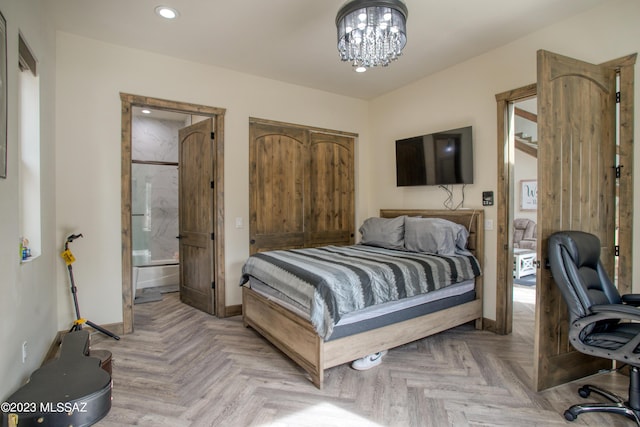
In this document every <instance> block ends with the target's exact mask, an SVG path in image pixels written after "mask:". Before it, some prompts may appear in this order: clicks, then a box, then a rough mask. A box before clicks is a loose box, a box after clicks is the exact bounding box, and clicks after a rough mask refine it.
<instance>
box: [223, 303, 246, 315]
mask: <svg viewBox="0 0 640 427" xmlns="http://www.w3.org/2000/svg"><path fill="white" fill-rule="evenodd" d="M241 314H242V304H237V305H228V306H226V307H225V308H224V317H232V316H240V315H241Z"/></svg>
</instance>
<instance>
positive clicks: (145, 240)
mask: <svg viewBox="0 0 640 427" xmlns="http://www.w3.org/2000/svg"><path fill="white" fill-rule="evenodd" d="M192 122H193V116H192V115H190V114H184V113H178V112H173V111H163V110H156V109H152V108H147V107H133V109H132V122H131V127H132V133H131V263H132V269H133V271H132V273H133V276H132V281H133V296H134V304H144V303H148V302H153V301H158V300H161V299H162V297H163V294H165V293H170V292H179V291H180V265H179V262H180V247H179V244H178V239H176V236H178V235H179V231H178V212H179V211H178V209H179V205H178V165H179V163H178V160H179V156H178V131H179V130H180V129H182V128H183V127H185V126H189V125H191V124H192Z"/></svg>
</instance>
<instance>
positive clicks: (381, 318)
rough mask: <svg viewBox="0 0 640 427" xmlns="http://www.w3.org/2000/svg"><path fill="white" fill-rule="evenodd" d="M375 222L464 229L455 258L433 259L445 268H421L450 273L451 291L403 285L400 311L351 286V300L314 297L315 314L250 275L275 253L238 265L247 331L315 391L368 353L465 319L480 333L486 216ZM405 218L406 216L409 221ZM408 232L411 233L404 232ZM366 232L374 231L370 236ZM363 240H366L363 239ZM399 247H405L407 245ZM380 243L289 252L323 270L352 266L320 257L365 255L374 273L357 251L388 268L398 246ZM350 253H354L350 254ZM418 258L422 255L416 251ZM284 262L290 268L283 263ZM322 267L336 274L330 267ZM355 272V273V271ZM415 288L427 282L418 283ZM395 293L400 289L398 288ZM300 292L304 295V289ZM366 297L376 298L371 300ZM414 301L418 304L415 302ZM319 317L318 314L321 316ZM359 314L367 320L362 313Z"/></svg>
mask: <svg viewBox="0 0 640 427" xmlns="http://www.w3.org/2000/svg"><path fill="white" fill-rule="evenodd" d="M380 218H386V219H392V218H395V219H396V220H394V222H395V223H397V221H398V220H401V218H404V220H403V221H406V222H407V223H408V221H411V222H412V223H417V222H424V221H420V220H414V218H439V219H443V220H445V221H450V222H451V223H454V224H459V225H462V226H464V230H465V232H466V233H467V235H466V236H465V243H466V245H465V248H464V249H463V250H460V249H462V248H456V253H455V254H453V253H442V254H440V255H437V256H434V258H438V259H439V260H438V262H440V263H445V264H446V267H441V266H436V267H425V270H426V271H435V270H438V269H440V270H441V269H442V268H446V269H447V274H446V275H442V274H433V273H429V274H431V275H433V276H437V278H438V280H440V279H441V278H442V277H444V276H449V275H452V276H454V280H452V283H447V285H449V286H446V287H445V286H444V285H439V284H435V285H434V284H430V285H428V286H429V287H430V288H432V289H430V292H427V293H426V296H425V294H424V293H423V292H422V291H420V290H415V289H414V287H415V286H418V285H409V284H407V286H406V289H403V290H400V291H396V290H394V292H392V293H398V292H399V293H400V294H402V296H403V297H402V298H401V302H402V304H406V305H405V306H402V307H401V308H398V301H396V299H395V298H393V297H389V299H390V300H389V301H387V300H386V299H387V296H386V295H382V296H380V295H377V294H376V297H375V298H373V297H361V295H360V291H359V288H357V287H356V288H357V289H358V291H357V292H356V291H353V292H352V293H354V294H356V296H355V297H354V298H353V301H349V302H348V303H343V302H335V301H334V302H331V298H329V297H327V298H322V299H321V301H320V302H318V301H316V300H317V299H318V298H313V297H312V298H311V301H310V302H309V304H310V305H312V306H313V307H315V308H316V310H315V312H314V309H313V308H312V309H311V312H309V311H305V310H308V307H304V306H300V304H302V303H301V301H303V300H304V298H302V297H300V295H296V288H295V286H294V289H293V294H291V295H290V298H288V297H287V295H286V292H291V291H284V290H282V288H280V287H278V286H276V285H275V284H273V283H269V282H270V281H272V280H273V281H275V279H272V278H271V276H269V275H268V274H267V275H262V276H260V274H258V273H255V272H254V271H253V270H252V267H251V266H252V265H254V264H256V265H257V264H260V263H264V262H266V261H264V260H266V259H270V261H269V262H272V263H273V259H277V258H278V257H279V256H281V254H280V253H271V252H267V253H263V254H262V255H261V254H254V255H253V256H252V257H250V259H249V260H248V261H247V263H246V264H245V266H244V267H243V280H242V282H243V288H242V298H243V321H244V324H245V326H248V327H251V328H253V329H255V330H256V331H257V332H258V333H260V334H261V335H262V336H263V337H264V338H266V339H267V340H268V341H269V342H271V343H272V344H273V345H275V346H276V347H277V348H278V349H280V350H281V351H282V352H284V353H285V354H286V355H287V356H288V357H290V358H291V359H292V360H293V361H294V362H296V363H297V364H298V365H299V366H300V367H301V368H302V369H303V370H304V371H305V372H306V373H307V374H308V375H309V377H310V380H311V382H312V383H313V384H315V385H316V387H318V388H320V389H321V388H322V385H323V380H324V370H325V369H328V368H331V367H334V366H338V365H341V364H343V363H347V362H351V361H353V360H355V359H358V358H360V357H363V356H365V355H367V354H372V353H376V352H378V351H381V350H385V349H390V348H393V347H397V346H400V345H403V344H406V343H409V342H412V341H416V340H419V339H422V338H425V337H428V336H430V335H433V334H436V333H438V332H442V331H444V330H447V329H450V328H453V327H455V326H459V325H462V324H465V323H468V322H472V321H473V322H475V327H476V328H477V329H481V328H482V292H483V286H482V285H483V282H482V274H481V271H482V262H483V259H484V233H483V231H484V228H483V227H484V212H483V211H482V210H471V209H469V210H466V209H465V210H457V211H449V210H421V209H409V210H396V209H383V210H381V211H380ZM406 218H411V220H407V219H406ZM388 223H391V221H388ZM365 224H366V222H365ZM363 227H364V225H363ZM458 227H459V226H458ZM460 228H462V227H460ZM408 232H409V229H408V228H407V233H408ZM368 235H371V234H370V233H369V234H368ZM407 238H408V235H407ZM364 240H365V239H364V236H363V242H364ZM363 242H361V243H363ZM365 243H371V242H365ZM402 244H403V245H404V243H402ZM407 245H409V240H407ZM379 246H380V245H377V244H375V242H374V243H373V244H371V245H354V247H344V248H343V247H325V248H314V249H311V250H310V251H311V252H310V253H303V252H304V250H303V252H296V251H293V253H294V254H295V256H296V257H302V256H303V255H304V256H308V257H312V258H313V259H314V260H316V259H319V261H317V262H316V261H314V262H312V263H310V264H315V268H316V269H320V268H322V265H323V264H322V263H325V264H324V265H326V266H329V265H336V266H337V265H340V264H343V263H344V264H347V263H350V262H346V261H345V262H342V261H335V260H334V259H333V258H330V261H326V260H324V258H323V257H325V256H327V257H329V256H330V257H333V256H343V255H342V252H345V254H346V255H344V256H347V257H349V258H350V259H353V258H362V259H364V260H365V263H366V264H370V265H371V266H372V268H375V263H374V262H373V261H371V260H369V259H367V258H366V257H367V256H366V255H361V252H362V251H365V252H368V253H372V254H373V255H372V256H373V257H374V258H376V259H377V258H380V257H382V258H383V264H387V257H390V256H391V255H390V254H388V253H387V249H391V250H392V251H393V250H394V249H400V248H395V247H391V248H386V247H379ZM382 246H384V245H382ZM351 251H359V252H357V253H352V252H351ZM277 252H281V251H277ZM396 252H400V257H401V258H402V259H403V261H402V262H404V263H406V264H423V261H421V260H417V261H416V260H414V259H411V260H407V259H405V258H408V257H410V256H413V255H414V254H411V253H410V252H411V251H407V250H404V251H400V250H398V251H396ZM336 253H338V255H336ZM418 255H420V256H422V255H421V254H418ZM454 255H455V256H454ZM458 256H460V259H464V262H462V261H458V260H457V259H458ZM320 258H322V259H320ZM258 261H259V262H258ZM286 263H287V264H292V262H289V260H288V259H287V262H286ZM424 263H426V261H425V262H424ZM453 264H456V265H457V264H464V268H463V270H473V271H474V274H473V275H472V276H469V277H462V276H463V274H462V273H460V272H457V270H456V272H455V273H451V272H450V271H449V270H450V269H451V268H453V267H451V265H453ZM274 265H275V266H274V267H273V269H275V270H281V269H282V268H283V267H282V265H279V264H274ZM389 265H390V264H389ZM362 268H364V267H362ZM312 269H313V267H310V270H312ZM327 269H330V270H333V268H327ZM406 269H407V268H406V266H401V267H389V266H388V265H387V266H386V267H385V268H383V273H381V274H383V275H389V274H391V273H389V271H391V270H393V271H395V273H394V274H400V273H398V271H400V270H402V271H403V273H402V274H405V275H406V274H408V273H406V271H405V270H406ZM358 271H360V269H359V268H358ZM294 273H295V274H293V275H294V276H301V274H300V272H299V271H295V272H294ZM287 274H289V273H287ZM350 274H351V275H354V274H356V273H353V271H348V272H344V271H339V272H338V273H336V277H337V278H338V279H339V278H340V277H342V276H340V275H350ZM421 274H423V273H421ZM465 274H466V273H465ZM458 276H459V277H458ZM396 280H399V281H401V282H403V283H404V279H403V278H401V279H398V278H397V277H396ZM294 282H295V280H294ZM336 282H337V283H336V284H335V286H342V285H343V283H341V281H340V280H336ZM374 282H375V281H374ZM421 282H422V281H421ZM419 286H427V285H422V284H421V285H419ZM440 286H442V289H437V288H439V287H440ZM352 287H353V285H349V286H348V287H346V286H345V289H351V288H352ZM367 287H373V285H372V284H367ZM320 288H321V287H318V286H316V288H315V291H311V292H315V294H316V295H317V294H318V293H319V292H318V289H320ZM398 288H400V287H399V286H398ZM274 289H275V290H274ZM297 291H300V292H302V291H305V292H306V290H305V288H304V287H303V286H301V287H300V288H299V289H297ZM436 291H437V292H436ZM440 292H443V293H445V294H446V293H447V292H448V293H449V294H447V295H448V296H445V297H443V298H436V297H433V298H432V299H431V300H430V298H431V295H436V296H437V295H438V293H440ZM320 293H321V292H320ZM374 293H375V292H374ZM383 294H384V293H383ZM410 294H411V295H410ZM414 294H415V295H414ZM430 294H431V295H430ZM421 298H426V300H424V301H423V300H420V299H421ZM371 299H374V300H375V301H371ZM418 300H420V302H414V301H418ZM362 304H364V307H362ZM316 305H317V306H316ZM343 305H344V306H349V307H350V306H351V305H353V307H356V310H355V311H353V307H351V308H349V307H347V308H344V307H342V306H343ZM387 306H388V307H390V311H385V310H386V308H385V307H387ZM380 307H382V308H385V309H381V308H380ZM319 312H321V313H322V315H318V313H319ZM314 313H315V314H314ZM362 313H364V314H365V315H363V316H361V314H362ZM327 322H328V323H327Z"/></svg>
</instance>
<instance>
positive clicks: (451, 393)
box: [92, 288, 634, 427]
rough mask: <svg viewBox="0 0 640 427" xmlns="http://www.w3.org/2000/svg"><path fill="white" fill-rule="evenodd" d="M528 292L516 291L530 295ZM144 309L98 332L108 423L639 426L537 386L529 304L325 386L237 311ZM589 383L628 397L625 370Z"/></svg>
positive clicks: (572, 389)
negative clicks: (582, 409) (498, 321)
mask: <svg viewBox="0 0 640 427" xmlns="http://www.w3.org/2000/svg"><path fill="white" fill-rule="evenodd" d="M527 292H530V291H527V290H526V288H525V290H524V291H522V290H520V291H518V289H516V292H515V294H516V298H517V299H522V300H525V301H526V300H527V299H529V300H531V296H530V294H529V295H528V296H527ZM518 294H522V295H520V296H518ZM135 316H136V317H135V325H136V330H135V332H134V333H133V334H129V335H125V336H123V337H122V339H121V340H120V341H114V340H112V339H109V338H106V337H104V336H103V335H100V334H94V335H93V336H92V348H93V349H106V350H109V351H111V352H112V354H113V404H112V408H111V411H110V412H109V414H108V415H107V417H106V418H104V419H103V420H102V421H100V422H99V423H98V425H99V426H100V427H110V426H130V425H141V426H154V427H162V426H171V427H180V426H185V427H195V426H232V427H235V426H296V427H298V426H310V427H311V426H313V427H316V426H349V427H352V426H354V427H355V426H563V425H565V426H567V425H572V426H629V425H634V424H633V423H632V422H631V421H630V420H627V419H625V418H624V417H620V416H614V415H602V414H586V415H581V416H580V417H579V418H578V420H577V421H575V422H573V423H569V422H567V421H565V420H564V417H563V415H562V413H563V412H564V410H565V409H566V408H567V407H568V406H570V405H571V404H573V403H577V402H579V401H580V400H581V398H580V397H579V396H578V395H577V393H576V391H577V388H578V387H579V385H580V384H583V383H586V381H578V382H576V383H572V384H566V385H563V386H560V387H556V388H554V389H551V390H546V391H544V392H541V393H536V392H534V391H532V390H531V388H530V386H529V383H530V381H531V375H532V372H533V360H532V358H533V305H532V304H528V303H526V302H518V301H516V302H515V303H514V320H515V321H514V332H513V334H511V335H509V336H500V335H495V334H493V333H491V332H484V331H476V330H474V329H473V328H471V327H470V326H462V327H458V328H455V329H452V330H450V331H446V332H443V333H440V334H438V335H435V336H432V337H429V338H426V339H423V340H420V341H417V342H414V343H411V344H408V345H405V346H402V347H398V348H395V349H392V350H391V351H389V354H388V355H387V356H386V357H385V358H384V361H383V363H382V364H381V365H380V366H378V367H376V368H374V369H371V370H369V371H355V370H353V369H351V368H350V367H349V365H343V366H338V367H335V368H332V369H329V370H328V371H327V373H326V374H325V375H326V377H325V385H324V389H323V390H318V389H316V388H315V387H314V386H313V385H312V384H311V382H309V381H308V380H307V379H306V377H305V375H304V374H303V372H302V371H301V370H300V369H299V368H297V367H296V365H295V364H294V363H293V362H291V361H290V360H289V359H288V358H286V357H285V356H284V355H283V354H282V353H280V352H279V351H278V350H277V349H275V348H274V347H273V346H271V345H270V344H269V343H268V342H267V341H265V340H264V339H263V338H261V337H260V336H259V335H258V334H257V333H256V332H255V331H253V330H252V329H248V328H245V327H244V326H243V324H242V320H241V318H240V317H235V318H230V319H217V318H215V317H211V316H209V315H207V314H205V313H202V312H200V311H198V310H195V309H192V308H191V307H189V306H186V305H184V304H182V303H180V301H179V298H178V294H165V295H164V299H163V300H162V301H158V302H152V303H147V304H142V305H138V306H136V310H135ZM590 380H591V381H593V382H595V383H597V384H599V385H602V386H603V387H606V388H609V389H611V390H612V391H614V392H617V393H620V394H622V395H626V387H627V384H628V383H627V381H628V379H627V378H626V377H624V376H622V375H621V374H618V373H610V374H602V375H598V376H596V377H595V378H591V379H590ZM592 397H594V396H592Z"/></svg>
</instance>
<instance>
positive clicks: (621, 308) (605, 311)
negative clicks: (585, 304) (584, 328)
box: [583, 304, 640, 321]
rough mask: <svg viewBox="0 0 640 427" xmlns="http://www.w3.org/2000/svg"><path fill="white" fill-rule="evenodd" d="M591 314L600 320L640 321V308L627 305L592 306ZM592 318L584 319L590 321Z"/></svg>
mask: <svg viewBox="0 0 640 427" xmlns="http://www.w3.org/2000/svg"><path fill="white" fill-rule="evenodd" d="M591 313H593V314H594V315H596V314H597V315H598V319H597V321H600V320H615V319H618V320H636V321H640V308H638V307H634V306H631V305H625V304H600V305H593V306H591ZM589 317H590V316H588V317H585V318H583V320H587V319H589Z"/></svg>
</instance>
